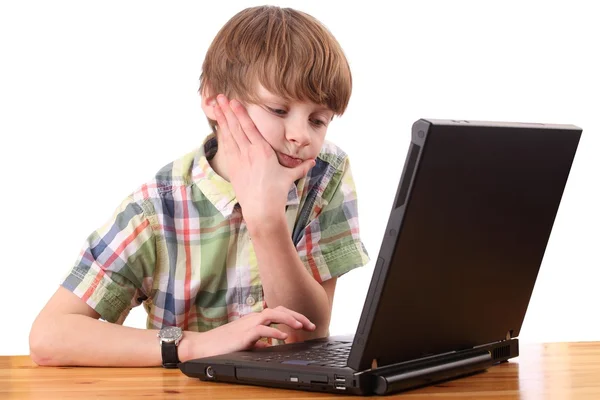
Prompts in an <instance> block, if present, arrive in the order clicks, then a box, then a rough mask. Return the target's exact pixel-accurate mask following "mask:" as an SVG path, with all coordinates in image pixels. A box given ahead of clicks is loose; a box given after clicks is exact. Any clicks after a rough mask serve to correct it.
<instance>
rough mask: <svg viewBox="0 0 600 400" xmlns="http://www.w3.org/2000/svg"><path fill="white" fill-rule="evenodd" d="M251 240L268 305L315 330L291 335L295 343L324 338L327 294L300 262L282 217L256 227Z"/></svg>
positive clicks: (327, 324) (327, 322)
mask: <svg viewBox="0 0 600 400" xmlns="http://www.w3.org/2000/svg"><path fill="white" fill-rule="evenodd" d="M250 236H251V238H252V244H253V246H254V251H255V253H256V258H257V259H258V266H259V272H260V277H261V280H262V285H263V290H264V293H265V300H266V302H267V305H268V306H269V307H270V308H274V307H277V306H279V305H281V306H284V307H287V308H289V309H291V310H294V311H296V312H299V313H301V314H304V315H305V316H306V317H307V318H308V319H310V320H311V321H312V322H313V323H314V324H315V325H316V326H317V329H316V330H315V331H314V332H296V333H295V334H294V335H292V336H294V339H295V340H306V339H310V338H313V337H321V336H326V335H327V334H328V332H329V321H330V317H331V310H330V306H329V299H328V297H327V293H326V292H325V289H324V288H323V286H321V284H319V283H318V282H317V281H316V280H315V279H314V278H313V277H312V276H311V275H310V273H309V272H308V271H307V270H306V268H305V266H304V264H303V263H302V261H301V260H300V257H299V256H298V253H297V251H296V248H295V246H294V244H293V242H292V239H291V236H290V233H289V230H288V227H287V222H286V220H285V215H282V218H278V219H272V220H271V221H270V223H269V225H268V226H266V225H263V226H257V227H256V228H255V229H252V230H251V231H250Z"/></svg>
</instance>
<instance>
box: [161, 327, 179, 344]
mask: <svg viewBox="0 0 600 400" xmlns="http://www.w3.org/2000/svg"><path fill="white" fill-rule="evenodd" d="M181 334H182V332H181V328H179V327H176V326H170V327H168V328H163V329H161V330H160V338H161V339H162V340H164V341H165V342H173V341H175V340H177V339H179V338H180V337H181Z"/></svg>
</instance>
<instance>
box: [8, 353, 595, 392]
mask: <svg viewBox="0 0 600 400" xmlns="http://www.w3.org/2000/svg"><path fill="white" fill-rule="evenodd" d="M96 397H100V398H103V399H113V398H126V399H148V398H150V399H152V398H159V399H162V398H169V399H186V398H190V399H278V398H285V399H288V400H293V399H307V398H319V399H338V400H339V399H341V398H344V397H343V396H340V395H331V394H321V393H311V392H302V391H295V390H281V389H268V388H262V387H255V386H243V385H230V384H223V383H213V382H201V381H199V380H197V379H191V378H188V377H186V376H185V375H183V374H182V373H180V372H179V370H165V369H163V368H160V367H157V368H82V367H77V368H70V367H58V368H54V367H38V366H36V365H35V364H34V363H33V362H32V361H31V360H30V359H29V357H28V356H13V357H0V399H49V400H50V399H84V398H96ZM346 398H356V397H351V396H346ZM387 398H403V399H404V398H406V399H411V398H419V399H426V398H434V399H462V398H468V399H485V400H489V399H503V400H504V399H516V398H522V399H549V398H551V399H600V342H588V343H553V344H540V345H532V344H521V355H520V356H519V357H518V358H515V359H513V360H511V361H510V362H508V363H504V364H501V365H497V366H494V367H492V368H490V369H489V370H488V371H487V372H483V373H480V374H477V375H474V376H470V377H467V378H462V379H458V380H454V381H450V382H446V383H443V384H440V385H436V386H431V387H426V388H421V389H416V390H412V391H408V392H404V393H401V394H397V395H393V396H388V397H387Z"/></svg>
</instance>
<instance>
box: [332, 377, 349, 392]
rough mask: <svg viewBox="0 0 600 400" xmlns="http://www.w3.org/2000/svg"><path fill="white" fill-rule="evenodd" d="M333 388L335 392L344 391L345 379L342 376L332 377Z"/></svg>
mask: <svg viewBox="0 0 600 400" xmlns="http://www.w3.org/2000/svg"><path fill="white" fill-rule="evenodd" d="M333 387H334V388H336V389H337V390H346V378H345V377H343V376H338V375H334V376H333Z"/></svg>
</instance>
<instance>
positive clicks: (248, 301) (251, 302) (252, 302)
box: [246, 296, 256, 306]
mask: <svg viewBox="0 0 600 400" xmlns="http://www.w3.org/2000/svg"><path fill="white" fill-rule="evenodd" d="M254 303H256V300H255V299H254V297H252V296H248V298H247V299H246V304H248V305H249V306H253V305H254Z"/></svg>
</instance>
